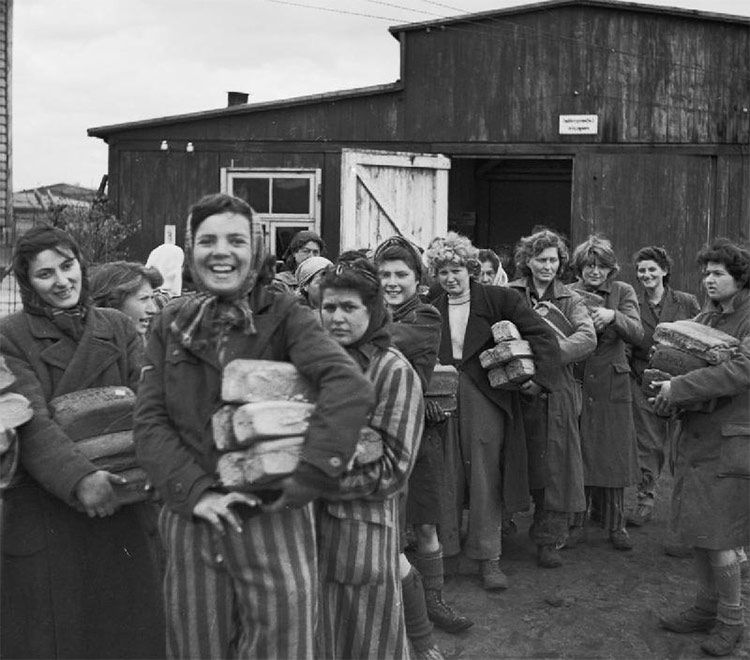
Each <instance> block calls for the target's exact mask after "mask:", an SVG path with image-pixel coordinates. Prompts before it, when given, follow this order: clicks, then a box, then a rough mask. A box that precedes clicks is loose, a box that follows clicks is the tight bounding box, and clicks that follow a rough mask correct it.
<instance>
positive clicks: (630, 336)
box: [571, 236, 643, 550]
mask: <svg viewBox="0 0 750 660" xmlns="http://www.w3.org/2000/svg"><path fill="white" fill-rule="evenodd" d="M572 261H573V263H572V266H573V271H574V273H575V274H576V276H577V277H578V278H579V279H578V281H577V282H575V283H573V284H572V285H571V288H572V289H573V290H574V291H576V292H578V293H580V294H581V295H583V297H584V298H585V299H586V300H587V304H588V306H589V309H590V310H591V317H592V319H593V321H594V327H595V328H596V331H597V335H598V344H597V347H596V351H595V352H594V353H593V354H592V355H590V356H589V357H588V358H587V359H586V361H585V363H584V364H583V374H582V377H583V411H582V413H581V450H582V453H583V470H584V482H585V485H586V497H587V500H588V502H589V507H590V516H591V518H592V519H594V520H596V521H597V522H600V523H601V524H602V525H603V527H604V529H605V530H606V531H607V532H609V540H610V542H611V543H612V545H613V547H614V548H615V549H616V550H630V549H632V547H633V544H632V541H631V540H630V536H629V535H628V533H627V531H626V530H625V512H624V506H625V497H624V489H625V487H626V486H630V485H632V484H634V483H636V482H637V479H638V458H637V456H636V440H635V425H634V423H633V410H632V393H631V390H630V366H629V365H628V358H627V344H633V343H635V342H637V341H639V340H640V339H641V337H642V336H643V326H642V325H641V317H640V312H639V309H638V299H637V297H636V295H635V291H634V290H633V287H632V286H630V285H629V284H626V283H625V282H618V281H615V280H614V276H615V274H616V273H617V271H618V269H619V266H618V264H617V258H616V257H615V253H614V251H613V250H612V245H611V243H610V242H609V241H608V240H606V239H604V238H601V237H597V236H591V237H590V238H589V239H588V240H587V241H585V242H584V243H582V244H581V245H579V246H578V247H577V248H576V249H575V252H574V253H573V260H572ZM582 535H583V517H582V516H577V519H576V524H575V528H574V529H573V530H571V536H572V537H573V539H574V542H577V541H579V540H580V539H581V538H582Z"/></svg>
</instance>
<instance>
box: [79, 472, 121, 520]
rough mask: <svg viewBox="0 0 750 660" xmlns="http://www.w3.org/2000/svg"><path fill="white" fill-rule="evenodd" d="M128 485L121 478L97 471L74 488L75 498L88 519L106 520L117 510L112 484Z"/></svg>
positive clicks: (88, 475)
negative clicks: (97, 517)
mask: <svg viewBox="0 0 750 660" xmlns="http://www.w3.org/2000/svg"><path fill="white" fill-rule="evenodd" d="M126 483H128V482H127V480H126V479H124V478H123V477H121V476H119V475H117V474H112V473H111V472H107V471H106V470H97V471H96V472H92V473H91V474H87V475H86V476H85V477H84V478H83V479H81V480H80V481H79V482H78V485H77V486H76V497H77V498H78V501H79V502H80V503H81V506H82V507H83V510H84V511H85V512H86V513H87V514H88V516H89V518H93V517H95V516H99V517H100V518H106V517H107V516H111V515H112V514H113V513H114V512H115V510H116V509H117V497H116V496H115V491H114V488H112V484H126Z"/></svg>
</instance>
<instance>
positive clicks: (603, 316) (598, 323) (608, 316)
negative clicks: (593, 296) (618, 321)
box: [591, 307, 615, 332]
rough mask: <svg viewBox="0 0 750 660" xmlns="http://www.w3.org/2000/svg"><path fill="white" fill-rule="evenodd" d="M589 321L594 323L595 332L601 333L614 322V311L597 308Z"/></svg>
mask: <svg viewBox="0 0 750 660" xmlns="http://www.w3.org/2000/svg"><path fill="white" fill-rule="evenodd" d="M591 319H592V320H593V321H594V328H596V331H597V332H601V331H602V330H604V328H606V327H607V326H608V325H609V324H610V323H612V321H614V320H615V310H614V309H607V308H606V307H597V308H596V309H595V310H593V311H592V312H591Z"/></svg>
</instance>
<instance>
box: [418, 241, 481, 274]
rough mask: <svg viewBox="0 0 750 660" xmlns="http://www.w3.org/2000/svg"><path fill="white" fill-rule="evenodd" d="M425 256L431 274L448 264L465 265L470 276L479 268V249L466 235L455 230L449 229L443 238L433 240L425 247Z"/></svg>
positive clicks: (477, 271)
mask: <svg viewBox="0 0 750 660" xmlns="http://www.w3.org/2000/svg"><path fill="white" fill-rule="evenodd" d="M426 256H427V263H428V265H429V268H430V274H431V275H433V276H435V275H437V272H438V271H439V270H440V269H441V268H444V267H445V266H448V265H454V266H465V267H466V269H467V270H468V271H469V275H471V276H476V275H477V274H478V273H479V270H480V268H481V264H480V262H479V250H478V249H477V248H475V247H474V246H473V245H472V243H471V240H469V239H468V238H467V237H466V236H462V235H461V234H457V233H456V232H455V231H449V232H448V235H447V236H446V237H445V238H442V239H440V240H439V241H438V240H435V241H433V242H432V243H431V244H430V247H429V248H427V253H426Z"/></svg>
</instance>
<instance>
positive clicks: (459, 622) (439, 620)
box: [424, 589, 474, 635]
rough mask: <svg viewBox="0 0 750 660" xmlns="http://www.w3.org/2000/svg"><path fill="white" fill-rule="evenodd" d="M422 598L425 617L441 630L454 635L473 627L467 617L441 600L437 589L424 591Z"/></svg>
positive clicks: (441, 594)
mask: <svg viewBox="0 0 750 660" xmlns="http://www.w3.org/2000/svg"><path fill="white" fill-rule="evenodd" d="M424 596H425V603H426V604H427V616H428V618H429V619H430V621H432V623H434V624H435V626H437V627H438V628H440V629H441V630H444V631H445V632H447V633H451V634H452V635H455V634H456V633H460V632H463V631H464V630H467V629H468V628H471V627H472V626H473V625H474V622H473V621H472V620H471V619H470V618H469V617H467V616H463V615H461V614H459V613H458V612H456V611H455V610H454V609H453V608H452V607H451V606H450V605H448V603H446V602H445V601H444V600H443V593H442V591H440V590H439V589H425V592H424Z"/></svg>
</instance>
